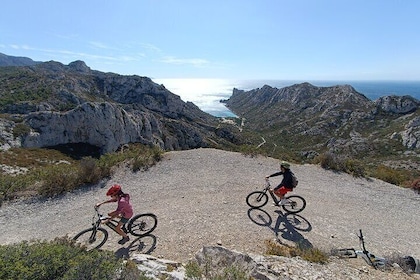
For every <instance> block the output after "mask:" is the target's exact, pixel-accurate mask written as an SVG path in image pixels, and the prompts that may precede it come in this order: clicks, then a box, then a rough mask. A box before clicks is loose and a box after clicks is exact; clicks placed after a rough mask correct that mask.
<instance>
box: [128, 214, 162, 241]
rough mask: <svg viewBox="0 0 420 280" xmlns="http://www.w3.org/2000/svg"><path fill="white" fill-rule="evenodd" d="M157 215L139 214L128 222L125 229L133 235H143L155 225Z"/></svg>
mask: <svg viewBox="0 0 420 280" xmlns="http://www.w3.org/2000/svg"><path fill="white" fill-rule="evenodd" d="M157 223H158V220H157V217H156V215H155V214H152V213H145V214H139V215H136V216H134V217H133V218H131V219H130V221H129V222H128V226H127V229H128V231H129V232H130V233H131V234H132V235H134V236H144V235H146V234H149V233H151V232H152V231H154V230H155V228H156V227H157Z"/></svg>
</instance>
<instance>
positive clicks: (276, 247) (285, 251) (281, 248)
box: [265, 240, 328, 264]
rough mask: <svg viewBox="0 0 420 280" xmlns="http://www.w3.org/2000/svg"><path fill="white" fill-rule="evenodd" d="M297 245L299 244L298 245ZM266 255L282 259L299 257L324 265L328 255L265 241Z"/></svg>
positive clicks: (309, 249)
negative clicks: (281, 257)
mask: <svg viewBox="0 0 420 280" xmlns="http://www.w3.org/2000/svg"><path fill="white" fill-rule="evenodd" d="M298 245H299V244H298ZM265 246H266V254H269V255H276V256H283V257H296V256H300V257H301V258H302V259H304V260H306V261H308V262H312V263H320V264H325V263H327V262H328V254H327V253H325V252H323V251H322V250H320V249H317V248H313V247H309V248H308V247H304V246H298V247H289V246H285V245H282V244H279V243H277V242H275V241H273V240H266V241H265Z"/></svg>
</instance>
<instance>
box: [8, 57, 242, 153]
mask: <svg viewBox="0 0 420 280" xmlns="http://www.w3.org/2000/svg"><path fill="white" fill-rule="evenodd" d="M7 69H8V70H5V71H4V78H2V79H1V80H0V81H1V84H0V94H1V95H2V96H3V97H4V100H6V101H5V102H3V103H2V104H0V111H1V112H2V113H3V116H7V118H8V120H12V121H7V120H6V119H4V120H3V124H4V125H6V126H7V127H8V128H9V129H8V131H10V133H9V134H7V133H2V134H3V135H0V137H1V136H2V139H3V140H4V143H3V145H2V147H3V148H8V147H19V146H22V147H54V146H56V145H66V144H83V143H85V144H87V145H92V146H95V147H97V148H98V149H99V150H100V152H101V153H108V152H113V151H116V150H117V149H118V148H119V147H120V146H122V145H124V144H128V143H143V144H149V145H156V146H159V147H161V148H162V149H165V150H178V149H191V148H198V147H209V146H214V145H224V144H227V143H231V142H238V141H239V139H240V138H239V137H237V136H238V134H237V133H235V130H233V129H230V128H229V126H227V125H220V122H219V119H217V118H216V117H213V116H211V115H209V114H207V113H204V112H203V111H201V110H200V109H199V108H198V107H197V106H195V105H194V104H193V103H190V102H187V103H186V102H184V101H182V100H181V98H180V97H179V96H177V95H175V94H173V93H171V92H170V91H168V90H167V89H166V88H165V87H164V86H163V85H158V84H156V83H154V82H153V81H152V80H151V79H149V78H147V77H140V76H123V75H118V74H113V73H102V72H99V71H94V70H91V69H90V68H89V67H88V66H87V65H86V64H85V63H84V62H83V61H75V62H72V63H70V64H69V65H63V64H61V63H59V62H55V61H49V62H45V63H40V64H36V65H33V66H28V67H15V68H12V67H11V68H7ZM7 100H10V101H7ZM13 119H16V120H18V122H17V121H13ZM18 123H19V125H20V126H27V129H25V130H24V131H21V132H20V133H19V132H17V131H14V130H15V128H16V126H17V124H18ZM11 135H12V136H14V137H12V138H11V137H10V136H11Z"/></svg>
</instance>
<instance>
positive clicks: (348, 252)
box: [338, 229, 386, 269]
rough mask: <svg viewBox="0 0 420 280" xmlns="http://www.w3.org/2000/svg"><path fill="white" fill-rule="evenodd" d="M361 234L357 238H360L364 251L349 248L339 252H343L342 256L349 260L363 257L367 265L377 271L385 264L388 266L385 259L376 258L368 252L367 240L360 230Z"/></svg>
mask: <svg viewBox="0 0 420 280" xmlns="http://www.w3.org/2000/svg"><path fill="white" fill-rule="evenodd" d="M359 234H360V235H358V236H357V237H359V241H360V245H361V247H362V250H356V249H354V248H348V249H338V251H339V252H343V253H342V255H344V256H346V257H347V258H357V257H361V258H362V259H363V260H364V261H365V262H366V263H367V264H369V265H371V266H373V267H374V268H375V269H378V268H383V267H385V264H386V260H385V258H382V257H378V256H375V255H374V254H372V253H370V252H369V251H368V250H366V246H365V240H364V237H363V233H362V230H361V229H360V230H359Z"/></svg>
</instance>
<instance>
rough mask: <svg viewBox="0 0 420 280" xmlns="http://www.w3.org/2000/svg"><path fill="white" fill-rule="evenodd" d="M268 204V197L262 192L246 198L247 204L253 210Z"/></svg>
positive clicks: (251, 194)
mask: <svg viewBox="0 0 420 280" xmlns="http://www.w3.org/2000/svg"><path fill="white" fill-rule="evenodd" d="M267 202H268V195H267V194H266V193H265V192H262V191H255V192H252V193H250V194H248V196H247V197H246V204H248V206H249V207H251V208H260V207H263V206H264V205H266V204H267Z"/></svg>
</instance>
